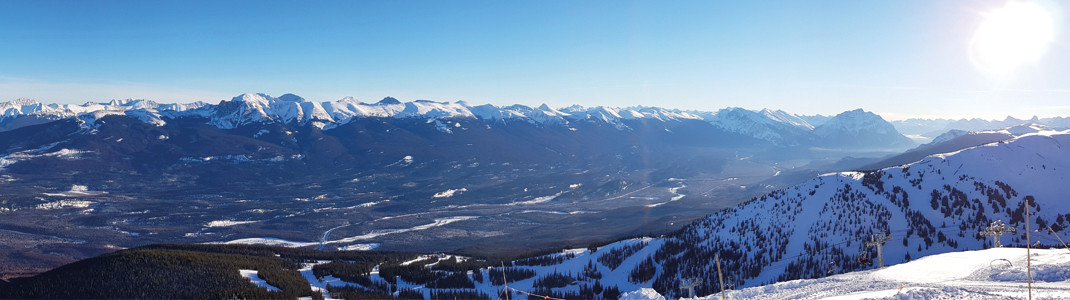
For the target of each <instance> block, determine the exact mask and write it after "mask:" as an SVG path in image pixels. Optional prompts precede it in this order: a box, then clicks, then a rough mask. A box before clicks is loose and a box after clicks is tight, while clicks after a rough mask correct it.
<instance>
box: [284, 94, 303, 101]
mask: <svg viewBox="0 0 1070 300" xmlns="http://www.w3.org/2000/svg"><path fill="white" fill-rule="evenodd" d="M278 99H279V101H287V102H305V98H301V96H298V95H294V94H290V93H286V94H283V95H282V96H279V98H278Z"/></svg>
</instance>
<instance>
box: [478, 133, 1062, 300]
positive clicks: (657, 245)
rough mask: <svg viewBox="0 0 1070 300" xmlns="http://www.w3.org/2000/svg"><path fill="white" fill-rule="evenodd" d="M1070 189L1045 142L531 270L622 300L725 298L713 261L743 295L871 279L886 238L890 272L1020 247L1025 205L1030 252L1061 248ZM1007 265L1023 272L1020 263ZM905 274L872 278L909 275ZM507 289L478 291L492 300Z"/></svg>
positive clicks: (869, 181) (978, 152)
mask: <svg viewBox="0 0 1070 300" xmlns="http://www.w3.org/2000/svg"><path fill="white" fill-rule="evenodd" d="M1068 182H1070V132H1068V131H1063V132H1054V131H1047V132H1038V133H1034V134H1028V135H1024V136H1020V137H1017V138H1015V139H1013V140H1010V141H1007V142H999V143H993V144H988V145H983V146H978V147H974V148H970V149H966V150H963V151H959V152H956V153H949V154H941V155H935V156H930V157H928V158H925V159H923V160H921V161H919V162H916V163H913V164H910V165H906V166H900V167H893V168H887V169H883V170H878V171H872V172H845V173H836V174H827V175H823V176H819V177H817V178H814V179H813V180H810V181H809V182H806V183H803V184H800V185H797V186H795V187H792V188H788V189H785V190H782V191H777V192H773V193H770V194H768V195H766V196H762V197H759V198H756V199H754V200H752V201H749V202H747V203H744V204H742V205H740V206H738V207H735V208H732V209H728V210H725V211H721V212H718V213H716V214H714V215H711V216H710V217H708V218H706V219H703V220H701V221H699V222H696V223H694V224H692V225H690V226H688V227H686V228H684V229H683V230H681V231H680V232H679V233H677V234H673V235H670V236H666V237H661V238H651V239H643V240H634V239H633V240H626V241H621V242H617V243H613V244H609V245H605V246H602V247H598V248H597V249H583V250H573V251H572V252H569V253H572V254H568V255H566V254H565V253H560V254H552V255H549V256H546V257H547V258H554V257H557V259H559V260H560V262H558V263H554V264H551V265H545V266H539V267H534V268H529V269H533V270H535V271H536V273H537V274H538V275H536V276H535V278H540V277H544V276H547V275H549V274H550V273H561V274H566V275H571V276H572V277H573V278H576V279H577V280H576V281H574V282H573V283H576V284H578V285H580V286H582V285H584V284H587V285H590V284H592V283H593V282H595V281H600V283H601V284H602V285H603V286H618V287H619V288H620V290H621V291H622V292H623V293H627V292H632V291H637V290H640V289H641V288H646V287H652V288H653V289H654V290H655V291H657V292H658V293H659V294H662V295H665V296H667V297H669V298H679V297H681V296H686V294H685V293H686V292H685V291H683V290H681V289H679V287H680V285H681V284H682V283H683V282H685V281H688V282H689V281H691V280H693V279H699V280H701V281H702V282H704V283H705V284H700V285H698V286H696V287H695V292H696V294H697V295H698V296H706V295H710V294H713V293H715V292H719V291H720V289H719V287H717V286H715V285H714V284H712V283H713V282H717V271H716V267H715V265H714V258H715V256H719V257H720V261H721V268H722V270H723V272H724V276H725V279H724V280H725V283H726V285H727V286H728V287H730V289H731V290H740V289H744V290H746V289H745V288H749V287H756V286H760V285H764V284H770V283H775V282H783V281H790V280H795V279H807V278H822V277H827V276H830V275H835V274H842V273H846V272H851V271H859V270H866V269H873V268H875V266H874V265H875V264H876V249H875V248H873V247H867V246H865V242H866V241H869V240H870V239H871V236H872V235H874V234H886V235H889V236H891V240H890V241H888V242H887V243H885V244H884V246H883V252H884V261H885V264H886V265H896V264H901V263H904V262H909V261H912V260H917V259H919V258H922V257H926V256H929V255H934V254H940V253H947V252H956V251H963V250H978V249H984V248H989V247H991V244H992V242H991V239H990V238H989V237H987V236H983V235H980V231H982V230H984V229H985V227H987V226H988V225H989V224H990V223H991V222H993V221H996V220H1002V221H1004V222H1006V223H1007V225H1008V226H1011V227H1016V228H1018V231H1017V232H1018V234H1007V235H1005V236H1003V237H1002V239H1001V240H1002V242H1003V244H1004V245H1011V246H1024V244H1025V227H1026V223H1025V218H1024V213H1025V208H1026V207H1025V206H1026V199H1029V204H1028V205H1029V210H1030V211H1031V217H1030V220H1029V221H1030V222H1029V223H1030V224H1029V227H1030V229H1032V230H1033V231H1035V232H1034V233H1033V234H1032V240H1031V241H1032V242H1033V243H1039V244H1040V245H1047V246H1056V245H1058V246H1061V244H1060V243H1059V242H1058V240H1057V239H1056V237H1055V236H1054V235H1052V234H1051V231H1055V232H1058V233H1059V234H1060V235H1062V234H1064V233H1065V231H1064V229H1065V228H1068V227H1070V202H1068V201H1065V197H1066V195H1070V185H1068V184H1067V183H1068ZM1047 226H1050V227H1051V229H1050V230H1049V229H1048V227H1047ZM1038 229H1042V230H1043V231H1039V232H1036V231H1037V230H1038ZM591 250H594V252H591ZM999 251H1003V250H994V251H993V252H980V253H1003V252H999ZM1064 251H1065V250H1064ZM1044 253H1047V252H1044ZM985 255H988V254H985ZM999 255H1002V254H999ZM1008 256H1009V255H1008ZM948 257H954V256H953V255H952V256H948ZM1007 259H1008V260H1011V263H1012V264H1014V265H1015V266H1017V265H1018V263H1016V262H1015V260H1014V257H1007ZM1019 260H1020V258H1019ZM989 261H990V260H986V261H985V263H988V262H989ZM588 264H590V265H592V266H593V267H592V268H593V269H596V270H598V271H599V272H600V273H601V274H600V276H599V277H601V279H600V280H595V279H594V278H590V277H584V276H577V274H578V273H581V272H582V270H583V268H584V267H585V266H587V265H588ZM911 265H914V266H918V264H911ZM907 266H909V265H907ZM904 268H907V267H892V268H888V269H886V270H883V271H879V272H875V273H874V274H876V275H881V274H891V273H893V272H899V271H896V270H909V268H908V269H904ZM484 272H486V270H485V269H484ZM904 272H909V271H904ZM1052 272H1064V271H1059V270H1057V269H1052ZM867 274H868V273H867ZM881 276H883V275H881ZM889 276H890V275H889ZM835 278H839V277H833V278H832V279H823V281H817V282H833V281H835V280H841V279H835ZM785 284H786V285H788V286H790V285H791V283H785ZM510 287H514V288H517V289H528V290H530V289H532V288H533V285H532V282H530V281H529V282H517V283H516V284H515V285H514V284H510ZM780 287H781V288H783V287H785V285H780ZM500 288H501V287H500V286H485V287H482V288H480V290H483V291H484V292H487V293H489V294H494V293H495V290H496V289H500ZM579 288H580V287H579V286H577V285H571V286H567V287H563V288H560V289H553V291H560V292H568V291H570V290H578V289H579ZM749 291H751V292H752V293H753V292H754V291H755V290H753V289H751V290H749ZM905 291H906V292H911V293H924V292H926V291H923V290H906V289H905ZM785 293H787V292H785ZM948 293H952V294H953V293H956V292H954V291H952V292H948ZM516 295H519V293H518V294H516ZM918 295H919V296H920V297H925V296H924V295H922V294H918ZM759 298H765V297H759Z"/></svg>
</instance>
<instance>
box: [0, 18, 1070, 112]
mask: <svg viewBox="0 0 1070 300" xmlns="http://www.w3.org/2000/svg"><path fill="white" fill-rule="evenodd" d="M1006 2H1007V1H995V0H979V1H952V0H904V1H631V2H627V1H434V2H431V1H427V2H424V1H361V2H358V1H339V2H326V1H324V2H319V1H291V2H272V1H248V2H243V1H204V2H200V1H176V2H163V1H5V2H0V41H2V42H0V101H7V100H12V99H15V98H22V97H24V98H33V99H38V100H40V101H43V102H57V103H83V102H86V101H106V100H110V99H113V98H123V99H125V98H146V99H153V100H157V101H161V102H191V101H206V102H217V101H219V100H222V99H229V98H230V97H233V96H235V95H238V94H241V93H246V92H263V93H268V94H271V95H276V96H277V95H281V94H283V93H294V94H298V95H301V96H303V97H305V98H307V99H312V100H318V101H332V100H337V99H340V98H342V97H346V96H353V97H356V98H358V99H360V100H362V101H365V102H374V101H377V100H379V99H381V98H382V97H385V96H394V97H397V98H399V99H402V100H405V101H409V100H416V99H430V100H437V101H457V100H466V101H469V102H472V103H492V104H499V105H508V104H514V103H519V104H526V105H538V104H541V103H547V104H550V105H551V106H564V105H571V104H581V105H586V106H594V105H607V106H633V105H647V106H662V107H669V108H680V109H697V110H716V109H720V108H723V107H728V106H740V107H745V108H750V109H760V108H774V109H784V110H786V111H789V112H793V113H799V114H835V113H838V112H842V111H844V110H848V109H854V108H863V109H866V110H871V111H875V112H877V113H880V114H882V115H884V116H885V117H887V118H890V119H902V118H906V117H914V116H917V117H956V118H958V117H983V118H1002V117H1004V116H1006V115H1008V114H1010V115H1013V116H1016V117H1030V116H1033V115H1039V116H1042V117H1045V116H1054V115H1062V116H1070V51H1068V50H1070V43H1068V38H1067V30H1065V29H1066V22H1062V16H1063V15H1066V12H1067V11H1066V10H1067V9H1068V7H1067V5H1060V4H1058V3H1055V2H1042V4H1043V7H1045V8H1046V9H1048V11H1049V12H1050V13H1051V15H1052V16H1054V18H1055V20H1056V21H1057V22H1056V30H1055V38H1054V40H1053V41H1052V42H1051V44H1050V47H1048V49H1047V50H1046V51H1045V54H1044V55H1043V56H1042V57H1041V58H1040V59H1038V60H1037V61H1036V62H1034V63H1030V64H1028V65H1024V66H1022V67H1020V68H1018V69H1016V70H1015V71H1014V72H1013V73H1010V74H1000V75H999V76H993V75H992V74H986V73H985V72H983V71H981V70H979V69H978V68H977V67H976V66H975V65H974V64H973V63H971V60H970V56H969V54H968V53H969V51H970V42H971V38H972V37H973V36H974V34H975V31H976V30H977V28H978V26H979V25H980V24H981V22H982V21H983V20H984V16H985V14H986V12H988V11H991V10H992V9H995V8H999V7H1001V6H1003V5H1005V4H1006Z"/></svg>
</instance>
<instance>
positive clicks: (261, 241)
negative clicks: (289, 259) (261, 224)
mask: <svg viewBox="0 0 1070 300" xmlns="http://www.w3.org/2000/svg"><path fill="white" fill-rule="evenodd" d="M476 218H478V217H475V216H455V217H446V218H438V219H435V220H434V221H433V222H431V223H430V224H424V225H417V226H413V227H410V228H402V229H384V230H376V231H373V232H370V233H366V234H362V235H357V236H351V237H347V238H342V239H337V240H329V241H325V242H324V243H323V244H325V245H330V244H348V243H353V242H356V241H362V240H368V239H373V238H377V237H380V236H385V235H391V234H398V233H405V232H411V231H420V230H427V229H431V228H434V227H440V226H446V225H449V224H451V223H454V222H460V221H467V220H472V219H476ZM222 243H223V244H250V245H269V246H282V247H292V248H301V247H312V246H317V245H320V242H300V241H290V240H285V239H279V238H243V239H236V240H231V241H226V242H222Z"/></svg>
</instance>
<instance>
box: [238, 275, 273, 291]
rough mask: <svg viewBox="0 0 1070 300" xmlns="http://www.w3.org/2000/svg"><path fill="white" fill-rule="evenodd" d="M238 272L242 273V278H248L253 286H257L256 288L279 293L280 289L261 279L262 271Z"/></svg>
mask: <svg viewBox="0 0 1070 300" xmlns="http://www.w3.org/2000/svg"><path fill="white" fill-rule="evenodd" d="M238 271H239V272H241V277H245V278H248V279H249V281H252V282H253V284H256V286H259V287H263V288H265V289H267V290H268V291H270V292H278V291H279V288H277V287H274V286H272V285H270V284H268V283H267V281H264V280H263V279H260V274H259V273H260V271H257V270H238Z"/></svg>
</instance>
